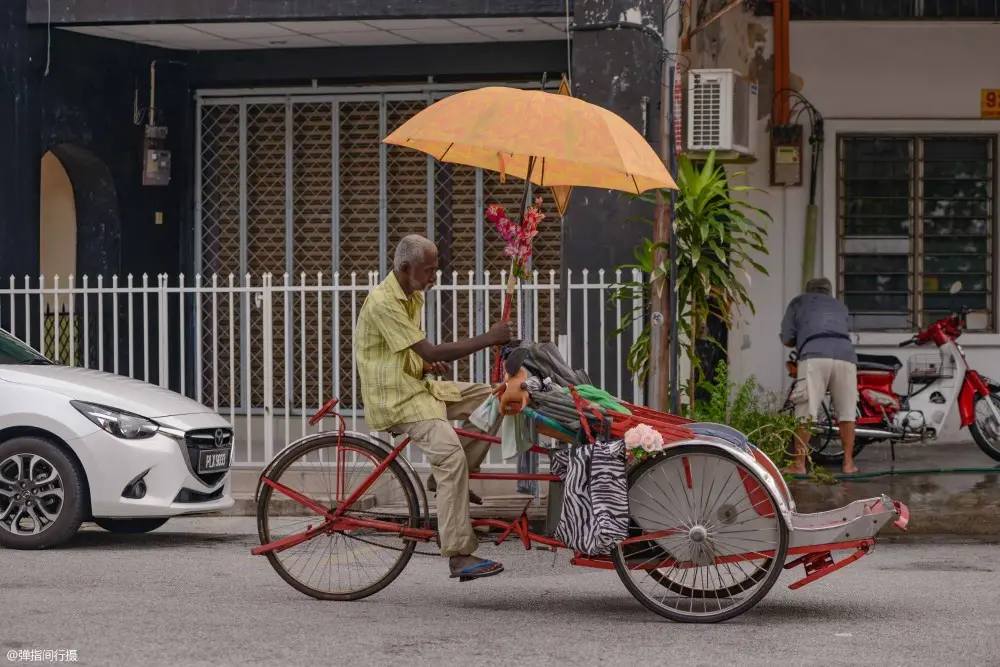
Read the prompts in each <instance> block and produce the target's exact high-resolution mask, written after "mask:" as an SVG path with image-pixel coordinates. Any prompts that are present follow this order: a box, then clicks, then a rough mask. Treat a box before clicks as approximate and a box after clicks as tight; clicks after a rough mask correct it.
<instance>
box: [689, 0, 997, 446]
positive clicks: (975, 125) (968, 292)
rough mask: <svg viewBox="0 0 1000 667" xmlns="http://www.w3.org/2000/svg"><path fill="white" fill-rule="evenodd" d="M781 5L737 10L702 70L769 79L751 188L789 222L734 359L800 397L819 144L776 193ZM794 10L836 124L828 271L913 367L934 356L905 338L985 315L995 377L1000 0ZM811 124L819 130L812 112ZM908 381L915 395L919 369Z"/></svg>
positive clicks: (823, 255) (801, 117)
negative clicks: (958, 287)
mask: <svg viewBox="0 0 1000 667" xmlns="http://www.w3.org/2000/svg"><path fill="white" fill-rule="evenodd" d="M709 4H711V3H709ZM768 5H769V3H758V8H757V12H756V15H755V14H751V13H749V12H733V13H731V14H729V15H727V16H725V17H723V18H722V19H721V20H720V21H719V22H718V24H717V25H716V26H715V27H714V28H712V29H710V30H709V31H706V33H705V34H703V35H701V36H699V37H697V38H695V40H694V41H693V42H692V51H691V53H690V59H691V64H692V66H693V67H726V68H734V69H736V70H738V71H740V72H742V73H744V74H746V75H749V76H752V77H754V78H756V79H757V80H758V81H759V82H760V84H761V85H760V91H759V99H760V108H759V119H758V133H757V146H758V151H757V157H758V162H757V163H756V164H753V165H750V166H749V167H747V168H748V170H749V174H748V181H749V184H751V185H754V186H756V187H758V188H761V189H763V190H765V193H763V194H759V195H758V194H754V195H753V196H752V198H751V199H752V201H753V203H754V204H756V205H758V206H761V207H763V208H765V209H766V210H767V211H768V212H769V213H770V214H771V216H772V217H773V223H772V224H771V225H770V228H769V246H768V248H769V251H770V254H769V255H768V256H767V257H765V258H763V260H764V261H763V262H762V263H763V264H764V266H765V267H766V268H767V270H768V275H766V276H765V275H753V276H752V277H751V287H750V292H751V295H752V297H753V299H754V302H755V306H756V311H757V312H756V316H755V317H753V318H742V321H740V323H739V324H738V326H737V327H735V328H734V330H733V331H732V332H730V337H729V343H730V345H729V354H730V360H731V364H732V366H733V367H734V372H735V373H736V374H737V376H738V377H748V376H750V375H753V376H755V377H756V378H758V379H759V380H760V381H761V383H762V384H763V385H764V386H766V387H768V388H769V389H772V390H774V391H777V392H785V391H787V389H788V387H789V383H790V382H791V380H790V379H789V378H787V377H786V374H785V367H784V365H783V361H784V358H785V356H786V354H787V352H788V350H787V349H784V348H782V346H781V345H780V343H779V341H778V331H779V328H780V322H781V317H782V314H783V312H784V308H785V306H786V304H787V303H788V302H789V301H790V300H791V299H792V298H793V297H794V296H795V295H797V294H799V293H800V292H801V290H802V285H803V268H802V267H803V258H804V244H805V227H806V224H805V222H806V206H807V204H808V203H809V196H810V192H809V190H810V188H809V175H810V156H811V154H812V150H811V149H810V147H809V146H808V143H806V148H805V155H804V165H803V177H804V178H803V184H802V185H801V186H795V187H771V186H770V182H771V181H770V160H769V159H768V153H767V150H768V134H767V132H768V123H769V120H770V105H771V100H772V99H774V88H773V86H771V85H770V81H772V80H773V76H772V73H773V59H774V32H773V29H772V24H771V18H770V17H769V16H767V15H766V14H768V13H769V9H770V8H769V6H768ZM790 5H791V22H790V51H789V60H790V66H791V83H792V85H791V86H790V87H792V88H794V89H795V90H797V91H798V92H799V93H801V95H802V96H803V97H804V98H805V99H806V100H808V102H809V103H810V104H811V105H812V106H813V107H814V108H815V109H816V110H817V111H818V112H819V114H821V116H822V118H823V121H824V123H823V124H824V134H825V140H824V143H823V146H822V152H821V154H820V158H819V165H818V177H817V179H816V180H817V188H816V195H815V203H816V204H817V206H818V207H819V218H818V230H817V231H818V233H817V235H816V236H817V239H816V244H817V245H816V248H815V256H816V262H815V275H823V276H826V277H828V278H829V279H830V280H831V281H832V282H833V284H834V285H835V286H836V291H837V296H838V298H841V299H842V300H843V301H844V302H845V303H846V304H847V306H848V308H849V309H850V311H851V313H852V321H853V329H854V331H855V333H857V335H858V337H859V338H858V343H857V348H858V350H859V351H862V352H865V353H870V354H895V355H897V356H899V358H900V359H901V360H903V361H904V362H905V361H906V359H907V358H908V357H909V356H911V355H913V354H926V353H927V352H928V350H925V349H915V348H906V349H900V348H899V347H898V344H899V343H900V342H901V341H903V340H905V339H906V338H908V337H909V336H910V335H912V333H913V332H914V331H915V330H916V329H918V328H921V327H923V326H926V325H927V324H929V323H930V322H932V321H934V320H935V319H937V318H938V317H941V316H942V314H943V313H946V312H947V310H948V309H949V308H950V307H952V306H954V305H956V304H960V303H964V304H966V305H968V306H969V307H972V308H977V309H981V310H983V311H985V312H986V314H987V320H988V325H987V328H986V329H984V330H981V331H973V332H969V333H966V334H964V335H963V336H962V338H961V343H962V345H963V346H964V348H965V350H966V353H967V356H968V359H969V362H970V364H971V365H972V367H973V368H977V369H978V370H980V371H981V372H983V373H985V374H987V375H995V374H996V373H998V372H1000V336H998V335H997V315H996V313H997V307H998V303H997V296H996V295H997V290H996V286H997V285H996V275H997V260H998V257H997V253H996V251H995V247H996V244H995V239H996V233H997V203H998V195H997V192H998V180H997V178H998V177H997V163H996V151H997V145H998V139H1000V107H998V108H996V109H990V108H987V107H988V103H987V96H988V91H990V90H993V91H996V89H1000V72H998V71H997V69H996V67H994V63H996V62H997V61H998V59H1000V3H995V2H992V1H991V2H972V3H962V2H934V1H932V0H927V1H926V2H915V3H909V2H905V3H898V2H879V1H875V0H871V1H868V0H866V2H864V3H833V2H820V1H818V0H800V1H798V2H796V1H792V2H791V3H790ZM792 103H793V105H794V103H795V99H794V97H793V102H792ZM799 108H800V109H801V108H802V106H801V105H799ZM796 113H797V112H793V114H792V116H793V121H794V120H795V118H796ZM797 117H798V121H797V122H799V123H801V124H802V125H804V126H805V129H806V133H807V136H808V132H809V131H810V129H811V128H810V124H811V123H810V120H809V114H808V113H798V115H797ZM741 168H742V167H741ZM956 280H960V281H961V282H962V284H963V290H962V292H961V293H960V295H959V296H958V297H957V298H956V297H952V296H951V295H950V294H949V293H948V289H949V287H950V286H951V284H952V283H953V282H954V281H956ZM899 383H900V386H898V387H897V389H899V390H900V391H905V390H906V380H905V371H904V373H902V374H901V377H900V379H899ZM956 428H957V420H955V423H954V424H953V426H952V429H951V430H949V432H948V433H945V434H944V437H947V438H951V437H956V435H957V434H956V433H955V429H956Z"/></svg>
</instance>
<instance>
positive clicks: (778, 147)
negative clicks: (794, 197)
mask: <svg viewBox="0 0 1000 667" xmlns="http://www.w3.org/2000/svg"><path fill="white" fill-rule="evenodd" d="M771 185H772V186H773V187H779V186H790V185H792V186H794V185H802V126H801V125H772V126H771Z"/></svg>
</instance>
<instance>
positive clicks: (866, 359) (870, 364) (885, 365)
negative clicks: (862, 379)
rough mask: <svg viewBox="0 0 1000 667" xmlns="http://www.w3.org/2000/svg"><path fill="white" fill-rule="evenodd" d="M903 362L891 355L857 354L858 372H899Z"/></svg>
mask: <svg viewBox="0 0 1000 667" xmlns="http://www.w3.org/2000/svg"><path fill="white" fill-rule="evenodd" d="M902 367H903V362H902V361H900V360H899V359H898V358H897V357H895V356H893V355H891V354H859V355H858V370H859V371H890V372H893V373H897V372H899V369H901V368H902Z"/></svg>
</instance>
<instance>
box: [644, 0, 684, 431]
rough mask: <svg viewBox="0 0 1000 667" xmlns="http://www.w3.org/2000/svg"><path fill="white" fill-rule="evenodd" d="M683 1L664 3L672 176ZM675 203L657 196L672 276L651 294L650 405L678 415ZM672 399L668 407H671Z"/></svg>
mask: <svg viewBox="0 0 1000 667" xmlns="http://www.w3.org/2000/svg"><path fill="white" fill-rule="evenodd" d="M680 2H681V0H664V2H663V66H662V68H661V71H660V137H659V138H660V159H662V160H663V163H664V165H666V166H667V168H668V170H670V172H671V174H675V173H676V168H675V167H674V164H675V163H676V156H675V155H674V141H673V125H674V122H673V120H674V119H673V113H672V110H673V99H674V85H673V84H674V81H673V79H674V69H675V68H674V59H676V58H677V51H678V45H679V35H680V20H681V19H680V17H681V12H680V7H679V3H680ZM673 200H674V196H673V193H671V197H670V202H668V201H667V200H666V198H665V197H664V196H663V191H662V190H659V191H657V193H656V208H655V209H654V210H655V213H654V218H653V242H654V243H669V244H670V253H669V255H668V256H669V258H670V259H671V260H672V261H671V262H670V275H669V280H667V281H666V282H667V284H666V285H661V286H660V290H659V292H658V291H657V289H655V288H654V289H653V290H652V295H651V304H650V306H651V307H650V325H651V326H650V339H649V405H650V407H652V408H653V409H654V410H671V411H673V412H676V406H675V405H674V403H675V402H676V398H677V397H675V396H674V394H675V393H676V390H675V389H674V387H673V385H674V384H675V382H672V381H671V379H673V378H675V377H676V375H677V369H676V368H675V366H676V365H677V357H676V355H675V354H674V350H675V349H676V347H677V345H676V338H677V331H676V327H677V317H676V312H677V309H676V304H675V303H674V301H675V298H674V296H675V295H674V293H673V285H674V279H675V276H674V272H675V271H674V268H675V267H676V264H677V262H676V256H677V255H676V252H677V251H676V248H674V242H673V241H674V237H673V224H672V218H673V215H672V213H673ZM665 255H666V253H664V251H662V250H658V251H657V252H656V254H655V255H654V262H655V264H654V266H658V265H660V264H662V263H664V262H666V261H667V259H668V256H665ZM668 398H669V403H668Z"/></svg>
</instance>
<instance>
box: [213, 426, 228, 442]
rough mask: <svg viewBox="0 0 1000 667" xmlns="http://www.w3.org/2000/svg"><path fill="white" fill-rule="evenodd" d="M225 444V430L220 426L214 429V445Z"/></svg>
mask: <svg viewBox="0 0 1000 667" xmlns="http://www.w3.org/2000/svg"><path fill="white" fill-rule="evenodd" d="M225 444H226V432H225V431H223V430H222V429H221V428H219V429H216V430H215V446H216V447H222V446H223V445H225Z"/></svg>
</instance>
